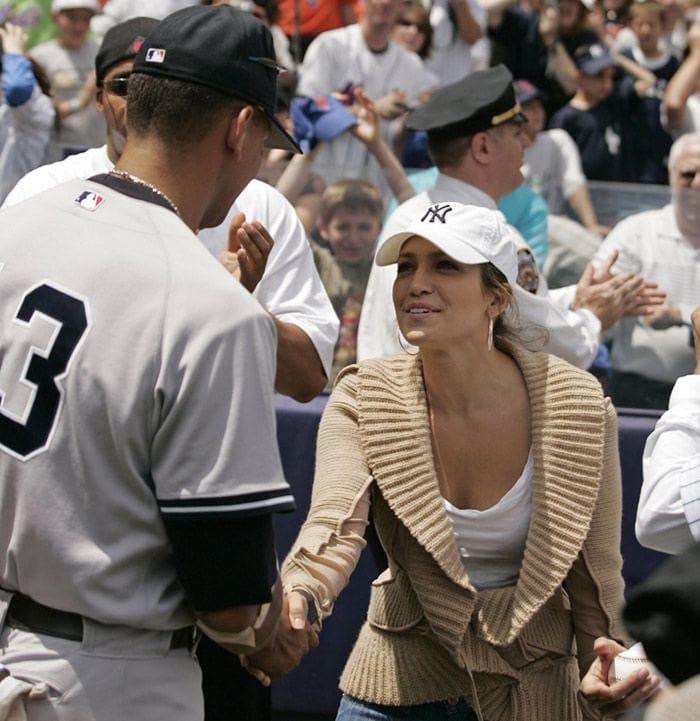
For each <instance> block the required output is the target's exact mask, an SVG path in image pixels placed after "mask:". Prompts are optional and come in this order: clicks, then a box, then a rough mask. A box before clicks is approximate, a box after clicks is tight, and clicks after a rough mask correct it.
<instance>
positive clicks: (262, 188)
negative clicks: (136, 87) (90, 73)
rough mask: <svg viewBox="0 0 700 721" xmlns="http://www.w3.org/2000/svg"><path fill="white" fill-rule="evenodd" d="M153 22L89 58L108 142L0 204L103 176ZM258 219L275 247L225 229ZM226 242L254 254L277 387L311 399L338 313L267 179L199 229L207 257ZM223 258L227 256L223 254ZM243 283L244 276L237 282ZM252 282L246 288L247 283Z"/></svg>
mask: <svg viewBox="0 0 700 721" xmlns="http://www.w3.org/2000/svg"><path fill="white" fill-rule="evenodd" d="M157 22H158V21H157V20H154V19H153V18H147V17H137V18H132V19H131V20H127V21H126V22H123V23H120V24H119V25H115V26H114V27H112V28H110V29H109V31H108V32H107V34H106V35H105V37H104V39H103V41H102V44H101V46H100V49H99V51H98V53H97V56H96V58H95V75H96V84H97V97H96V102H97V107H98V109H99V110H100V111H101V112H102V113H103V115H104V118H105V121H106V125H107V142H106V144H105V145H103V146H102V147H100V148H91V149H90V150H86V151H85V152H83V153H79V154H77V155H70V156H68V157H67V158H65V159H64V160H62V161H59V162H57V163H52V164H50V165H45V166H42V167H40V168H37V169H36V170H35V171H32V172H30V173H28V174H27V175H25V176H24V178H22V179H21V180H20V181H19V183H17V185H16V186H15V187H14V189H13V190H12V191H11V193H10V194H9V195H8V197H7V198H6V200H5V203H4V204H3V207H10V206H12V205H15V204H17V203H19V202H21V201H23V200H26V199H27V198H31V197H33V196H34V195H36V194H37V193H40V192H41V191H43V190H47V189H48V188H53V187H54V186H55V185H58V184H59V183H61V182H65V181H66V180H73V179H75V178H89V177H91V176H92V175H96V174H97V173H108V172H109V171H110V170H111V169H112V168H113V167H114V164H115V163H116V162H117V160H118V159H119V156H120V155H121V153H122V150H123V149H124V143H125V142H126V133H127V131H126V107H127V90H128V79H129V75H130V73H131V68H132V65H133V61H134V56H135V55H136V52H137V51H138V49H139V48H140V46H141V43H142V42H143V39H144V37H145V36H146V35H147V34H148V32H149V31H150V30H151V29H152V28H153V27H154V25H156V24H157ZM241 212H243V213H244V214H245V216H246V218H248V219H249V220H251V221H253V220H256V221H259V222H260V223H261V224H262V226H263V227H264V228H266V229H267V231H268V236H269V238H270V239H274V244H271V248H270V247H269V245H268V243H267V241H266V240H265V237H261V236H258V239H259V240H260V242H261V244H262V246H263V248H262V250H263V252H261V253H258V250H257V248H256V247H251V246H250V239H249V238H248V237H247V236H246V232H245V229H241V228H240V224H238V225H236V224H234V227H233V230H231V226H232V223H233V221H234V220H235V219H236V216H238V214H239V213H241ZM230 233H231V234H232V235H233V241H234V242H233V245H234V246H235V245H236V244H239V243H240V242H241V241H239V239H238V237H237V234H240V236H241V238H242V245H241V249H240V251H239V253H240V254H242V253H246V248H250V250H251V251H252V253H253V256H254V257H255V258H256V259H257V262H256V263H255V264H254V267H253V272H252V275H253V276H254V278H253V281H252V282H251V283H249V284H248V287H249V289H250V290H251V291H252V293H253V295H254V296H255V298H256V299H257V300H258V301H259V302H260V304H261V305H262V306H263V308H265V310H267V311H268V312H269V313H270V314H271V315H272V317H273V319H274V322H275V325H276V328H277V345H278V364H277V374H276V379H275V386H276V389H277V390H278V391H279V392H280V393H284V394H285V395H290V396H292V397H293V398H295V399H296V400H299V401H307V400H310V399H311V398H314V397H315V396H316V395H317V394H318V393H319V392H320V391H321V390H322V389H323V388H324V386H325V385H326V383H327V380H328V378H330V374H331V365H332V361H333V349H334V347H335V341H336V339H337V335H338V318H337V316H336V315H335V313H334V311H333V307H332V305H331V303H330V301H329V299H328V296H327V294H326V292H325V290H324V288H323V284H322V283H321V280H320V278H319V276H318V273H317V271H316V266H315V265H314V261H313V256H312V253H311V249H310V247H309V244H308V241H307V239H306V234H305V232H304V229H303V227H302V225H301V223H300V221H299V218H298V217H297V215H296V213H295V212H294V208H293V207H292V206H291V204H290V203H289V202H288V201H287V200H286V199H285V198H284V196H282V194H281V193H278V192H277V191H276V190H275V189H274V188H272V187H271V186H270V185H268V184H267V183H263V182H261V181H259V180H256V179H253V180H251V182H250V183H249V184H248V185H247V186H246V187H245V189H244V190H243V191H242V193H241V194H240V195H239V196H238V198H237V199H236V200H235V202H234V203H233V205H232V206H231V208H230V210H229V214H228V216H227V217H226V219H225V220H224V222H223V223H221V224H220V225H219V226H217V227H215V228H208V229H205V230H203V231H202V232H201V233H200V238H201V240H202V242H203V243H204V244H205V245H206V246H207V248H209V250H211V252H212V253H214V255H217V256H218V255H219V254H221V253H222V252H224V253H227V251H228V248H229V234H230ZM227 255H228V257H229V259H231V258H233V257H234V256H232V255H231V254H228V253H227ZM243 280H246V279H243ZM250 286H252V287H250Z"/></svg>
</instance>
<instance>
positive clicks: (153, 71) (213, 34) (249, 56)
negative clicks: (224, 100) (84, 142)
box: [133, 5, 301, 153]
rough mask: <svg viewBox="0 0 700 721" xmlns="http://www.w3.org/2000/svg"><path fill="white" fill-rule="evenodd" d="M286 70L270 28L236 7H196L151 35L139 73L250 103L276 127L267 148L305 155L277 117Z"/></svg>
mask: <svg viewBox="0 0 700 721" xmlns="http://www.w3.org/2000/svg"><path fill="white" fill-rule="evenodd" d="M283 70H284V68H282V67H281V66H279V65H278V64H277V62H276V60H275V50H274V46H273V43H272V35H271V34H270V31H269V30H268V28H267V27H266V26H265V24H264V23H262V22H261V21H260V20H258V19H257V18H256V17H255V16H253V15H251V14H250V13H247V12H243V11H241V10H237V9H236V8H233V7H231V6H230V5H193V6H191V7H186V8H183V9H182V10H178V11H177V12H174V13H172V15H168V17H166V18H165V19H164V20H162V21H161V22H160V23H158V25H156V27H155V28H153V30H152V31H150V32H149V33H148V36H147V37H146V38H145V40H144V42H143V43H142V45H141V48H140V50H139V52H138V54H137V55H136V59H135V61H134V68H133V72H134V73H144V74H146V75H153V76H155V77H162V78H170V79H172V80H183V81H185V82H189V83H197V84H199V85H205V86H206V87H209V88H213V89H214V90H218V91H220V92H222V93H225V94H226V95H230V96H232V97H234V98H239V99H240V100H243V101H244V102H246V103H250V104H251V105H253V106H255V107H256V108H257V109H258V110H260V111H261V112H262V113H264V114H265V115H266V116H267V118H268V120H269V121H270V128H271V130H270V135H269V137H268V139H267V142H266V145H267V146H268V147H270V148H282V149H283V150H291V151H293V152H296V153H299V152H301V149H300V148H299V146H298V145H297V143H296V142H295V141H294V138H292V137H291V136H290V135H289V134H288V133H287V131H286V130H285V129H284V127H283V126H282V124H281V123H280V121H279V120H278V119H277V117H276V116H275V104H276V97H277V76H278V74H279V73H280V72H282V71H283Z"/></svg>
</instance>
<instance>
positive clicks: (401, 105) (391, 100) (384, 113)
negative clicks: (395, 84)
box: [374, 90, 408, 120]
mask: <svg viewBox="0 0 700 721" xmlns="http://www.w3.org/2000/svg"><path fill="white" fill-rule="evenodd" d="M374 107H375V108H376V109H377V112H378V113H379V116H380V117H382V118H384V120H394V118H398V117H399V116H400V115H403V114H404V113H405V112H406V111H407V110H408V106H407V105H406V93H405V92H404V91H403V90H392V91H391V92H390V93H389V94H388V95H385V96H384V97H383V98H379V100H375V101H374Z"/></svg>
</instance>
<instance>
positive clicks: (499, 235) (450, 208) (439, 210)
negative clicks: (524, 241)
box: [375, 202, 520, 285]
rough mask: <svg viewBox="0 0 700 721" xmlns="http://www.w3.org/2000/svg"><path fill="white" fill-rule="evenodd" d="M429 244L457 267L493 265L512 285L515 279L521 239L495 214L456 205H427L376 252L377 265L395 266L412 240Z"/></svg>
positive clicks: (450, 203)
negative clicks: (446, 256) (402, 249)
mask: <svg viewBox="0 0 700 721" xmlns="http://www.w3.org/2000/svg"><path fill="white" fill-rule="evenodd" d="M415 235H417V236H419V237H421V238H425V239H426V240H429V241H430V242H431V243H432V244H433V245H435V246H437V247H438V248H440V250H441V251H442V252H443V253H445V254H446V255H449V256H450V258H452V259H453V260H456V261H457V262H458V263H466V264H467V265H479V264H481V263H493V265H495V266H496V268H498V270H500V271H501V273H503V275H505V277H506V279H507V280H508V282H509V283H510V284H511V285H515V283H516V281H517V278H518V253H517V246H518V243H519V242H520V236H518V234H517V232H516V231H515V230H514V229H513V228H512V227H511V226H510V225H508V223H506V221H505V219H504V217H503V215H502V214H501V213H500V212H499V211H497V210H489V209H488V208H482V207H479V206H476V205H463V204H462V203H456V202H445V203H433V204H432V205H429V206H428V205H426V207H425V208H423V209H421V210H420V211H419V212H418V213H417V214H416V216H415V218H414V219H413V220H412V221H411V222H410V223H409V225H408V227H407V228H406V230H403V231H401V232H400V233H394V235H391V236H389V237H388V238H387V239H386V240H385V241H384V242H383V243H382V244H381V245H380V246H379V249H378V250H377V255H376V257H375V262H376V264H377V265H391V264H392V263H396V262H397V261H398V259H399V255H400V254H401V246H402V245H403V244H404V243H405V242H406V241H407V240H408V239H409V238H412V237H413V236H415Z"/></svg>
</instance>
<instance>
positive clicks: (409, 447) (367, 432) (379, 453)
mask: <svg viewBox="0 0 700 721" xmlns="http://www.w3.org/2000/svg"><path fill="white" fill-rule="evenodd" d="M421 368H422V364H421V362H420V360H419V358H418V357H413V356H410V357H409V356H406V357H405V358H404V357H401V356H397V357H396V358H393V359H391V361H390V362H389V363H363V364H362V366H360V370H359V375H360V378H361V384H360V387H361V389H362V390H361V393H360V396H359V398H358V407H359V413H360V418H359V422H360V426H361V429H362V434H361V436H362V443H363V446H364V448H365V453H366V456H367V460H368V463H369V467H370V472H371V473H372V475H373V477H374V479H375V481H376V483H377V486H378V488H379V490H380V491H381V493H382V495H383V496H384V498H385V499H386V502H387V503H388V504H389V507H390V508H391V509H392V511H393V512H394V514H395V515H396V516H397V518H398V519H399V520H400V521H401V523H402V524H403V525H404V526H405V527H406V528H407V529H408V530H409V532H410V533H411V535H412V536H413V537H414V538H415V539H416V541H417V542H418V543H419V544H420V545H421V546H422V547H423V548H424V549H425V550H426V551H427V552H428V553H429V554H430V555H431V556H432V557H433V558H434V559H435V561H436V563H437V564H438V565H439V566H440V568H441V569H442V571H443V572H444V573H445V575H446V576H447V577H448V578H449V579H450V580H451V581H453V582H454V583H456V584H458V585H460V586H462V587H464V588H467V587H468V585H469V584H468V579H467V575H466V573H465V571H464V567H463V566H462V561H461V559H460V557H459V551H458V549H457V544H456V543H455V541H454V535H453V532H452V525H451V523H450V520H449V518H448V517H447V513H446V512H445V509H444V505H443V500H442V496H441V495H440V491H439V487H438V480H437V476H436V475H435V463H434V462H433V454H432V445H431V435H430V424H429V420H428V411H427V407H426V398H425V389H424V387H423V379H422V376H421Z"/></svg>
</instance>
